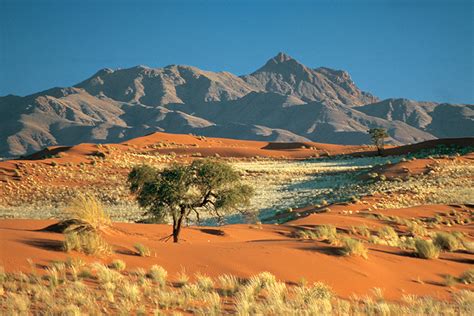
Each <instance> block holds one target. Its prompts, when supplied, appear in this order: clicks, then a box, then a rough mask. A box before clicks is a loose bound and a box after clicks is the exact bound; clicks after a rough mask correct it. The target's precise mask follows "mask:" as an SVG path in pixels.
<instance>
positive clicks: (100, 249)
mask: <svg viewBox="0 0 474 316" xmlns="http://www.w3.org/2000/svg"><path fill="white" fill-rule="evenodd" d="M63 248H64V251H66V252H70V251H78V252H82V253H85V254H86V255H107V254H110V253H112V247H111V246H110V245H109V244H108V243H107V242H106V241H105V240H104V239H103V238H102V237H101V236H100V235H99V234H98V233H97V232H95V231H69V232H66V233H65V235H64V243H63Z"/></svg>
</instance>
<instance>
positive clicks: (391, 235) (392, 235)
mask: <svg viewBox="0 0 474 316" xmlns="http://www.w3.org/2000/svg"><path fill="white" fill-rule="evenodd" d="M377 235H378V236H379V237H380V238H382V239H385V240H387V241H392V240H398V234H397V232H396V231H395V229H393V227H391V226H383V227H382V228H380V229H379V230H378V231H377Z"/></svg>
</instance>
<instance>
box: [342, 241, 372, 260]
mask: <svg viewBox="0 0 474 316" xmlns="http://www.w3.org/2000/svg"><path fill="white" fill-rule="evenodd" d="M342 253H343V254H344V255H345V256H361V257H362V258H365V259H367V258H368V254H367V253H368V251H367V248H366V247H365V245H364V244H363V243H362V242H361V241H359V240H357V239H354V238H350V237H346V238H344V239H343V240H342Z"/></svg>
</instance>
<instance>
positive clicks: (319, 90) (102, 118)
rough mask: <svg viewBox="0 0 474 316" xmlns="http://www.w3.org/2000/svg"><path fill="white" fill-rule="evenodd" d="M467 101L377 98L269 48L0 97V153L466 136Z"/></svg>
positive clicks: (340, 75) (108, 73) (344, 77)
mask: <svg viewBox="0 0 474 316" xmlns="http://www.w3.org/2000/svg"><path fill="white" fill-rule="evenodd" d="M473 113H474V106H473V105H459V104H446V103H444V104H438V103H432V102H415V101H410V100H406V99H388V100H383V101H379V100H378V98H376V97H374V96H372V95H371V94H370V93H367V92H363V91H361V90H360V89H359V88H358V87H357V86H356V85H355V84H354V82H353V81H352V80H351V79H350V76H349V74H347V72H345V71H339V70H332V69H329V68H323V67H321V68H316V69H312V68H309V67H307V66H305V65H303V64H301V63H299V62H298V61H296V60H295V59H293V58H291V57H290V56H288V55H286V54H283V53H279V54H278V55H277V56H275V57H273V58H271V59H270V60H269V61H268V62H267V63H266V64H265V65H264V66H262V67H261V68H260V69H258V70H257V71H255V72H253V73H252V74H249V75H244V76H240V77H238V76H235V75H233V74H231V73H228V72H210V71H204V70H201V69H198V68H195V67H191V66H180V65H170V66H167V67H164V68H148V67H144V66H137V67H132V68H129V69H118V70H111V69H103V70H100V71H99V72H97V73H96V74H94V75H93V76H92V77H91V78H89V79H86V80H84V81H83V82H81V83H79V84H77V85H75V86H74V87H71V88H53V89H50V90H47V91H43V92H39V93H36V94H33V95H29V96H25V97H19V96H12V95H8V96H5V97H0V125H1V126H2V129H1V130H0V156H17V155H24V154H29V153H32V152H34V151H38V150H40V149H42V148H44V147H46V146H51V145H57V144H61V145H74V144H78V143H81V142H122V141H125V140H127V139H130V138H134V137H137V136H141V135H144V134H148V133H151V132H155V131H163V132H168V133H184V134H186V133H193V134H199V135H205V136H216V137H218V136H221V137H230V138H239V139H254V140H265V141H284V142H289V141H308V140H313V141H319V142H329V143H339V144H361V143H369V142H370V139H369V137H368V135H367V130H368V129H369V128H372V127H377V126H380V127H384V128H386V129H387V130H388V132H389V135H390V139H389V142H391V143H394V144H404V143H414V142H419V141H423V140H428V139H433V138H436V137H461V136H463V137H465V136H474V124H473V120H474V114H473Z"/></svg>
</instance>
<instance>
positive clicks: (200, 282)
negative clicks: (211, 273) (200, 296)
mask: <svg viewBox="0 0 474 316" xmlns="http://www.w3.org/2000/svg"><path fill="white" fill-rule="evenodd" d="M196 285H197V287H198V288H199V289H200V290H202V291H204V292H209V291H211V290H212V289H213V288H214V281H212V279H211V278H210V277H208V276H207V275H204V274H200V273H198V274H196Z"/></svg>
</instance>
